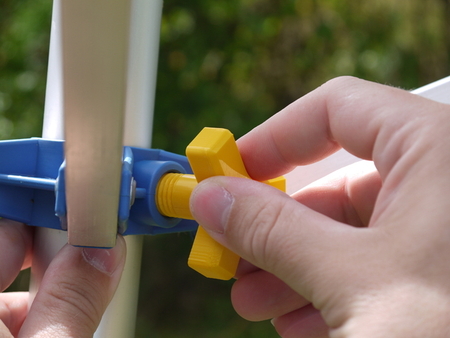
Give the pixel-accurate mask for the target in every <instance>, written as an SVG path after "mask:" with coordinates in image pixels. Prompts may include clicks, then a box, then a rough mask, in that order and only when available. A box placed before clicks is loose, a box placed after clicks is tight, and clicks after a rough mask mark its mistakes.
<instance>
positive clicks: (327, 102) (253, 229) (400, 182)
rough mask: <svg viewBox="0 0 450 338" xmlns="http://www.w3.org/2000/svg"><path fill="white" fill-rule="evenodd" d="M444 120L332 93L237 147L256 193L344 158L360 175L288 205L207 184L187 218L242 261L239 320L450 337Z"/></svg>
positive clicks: (398, 96) (321, 330)
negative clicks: (305, 168)
mask: <svg viewBox="0 0 450 338" xmlns="http://www.w3.org/2000/svg"><path fill="white" fill-rule="evenodd" d="M449 114H450V106H448V105H444V104H440V103H436V102H433V101H429V100H427V99H424V98H421V97H418V96H415V95H413V94H410V93H408V92H406V91H403V90H400V89H396V88H391V87H387V86H383V85H379V84H374V83H370V82H366V81H362V80H359V79H355V78H338V79H335V80H332V81H330V82H328V83H326V84H324V85H323V86H321V87H320V88H318V89H316V90H315V91H313V92H311V93H310V94H308V95H306V96H304V97H302V98H301V99H299V100H297V101H296V102H294V103H292V104H291V105H290V106H288V107H287V108H285V109H284V110H282V111H281V112H279V113H278V114H276V115H274V116H273V117H272V118H271V119H269V120H267V121H266V122H265V123H263V124H261V125H260V126H258V127H257V128H255V129H254V130H252V131H251V132H249V133H248V134H247V135H245V136H244V137H243V138H241V139H240V140H239V142H238V145H239V149H240V151H241V154H242V157H243V160H244V163H245V165H246V168H247V170H248V172H249V174H250V176H251V177H252V178H254V179H255V180H265V179H269V178H272V177H276V176H279V175H282V174H285V173H287V172H289V171H290V170H292V169H293V168H295V167H296V166H299V165H305V164H308V163H312V162H315V161H318V160H320V159H323V158H324V157H326V156H328V155H330V154H331V153H333V152H335V151H336V150H338V149H339V148H341V147H343V148H345V149H346V150H348V151H349V152H351V153H352V154H354V155H356V156H358V157H360V158H361V159H365V160H371V161H373V162H374V165H375V166H374V165H372V164H371V163H370V162H362V163H360V164H358V165H356V166H352V167H351V168H347V169H346V170H341V171H339V172H337V173H335V174H333V176H331V177H327V178H325V179H323V180H321V181H320V182H318V183H316V184H313V185H311V186H309V187H307V188H305V189H303V190H301V191H299V192H298V193H296V194H295V195H293V196H287V195H286V194H283V193H281V192H279V191H277V190H276V189H273V188H271V187H269V186H266V185H264V184H261V183H258V182H255V181H252V180H245V179H240V178H233V177H215V178H210V179H208V180H205V181H203V182H201V183H200V184H199V185H198V186H197V188H196V189H195V190H194V192H193V194H192V196H191V211H192V213H193V215H194V216H195V218H196V219H197V220H198V221H199V223H200V224H202V225H203V226H204V228H205V229H206V230H207V231H208V232H209V234H210V235H211V236H212V237H213V238H214V239H215V240H217V241H218V242H219V243H221V244H223V245H225V246H227V247H228V248H230V249H231V250H233V251H234V252H236V253H237V254H239V255H240V256H241V257H242V258H243V260H242V262H241V265H240V267H239V270H238V273H237V278H238V279H237V281H236V283H235V284H234V287H233V290H232V301H233V304H234V307H235V308H236V310H237V312H238V313H239V314H240V315H241V316H243V317H244V318H247V319H249V320H255V321H258V320H265V319H269V318H274V319H273V324H274V326H275V328H276V330H277V331H278V333H279V334H280V335H281V336H282V337H285V338H303V337H328V336H329V337H332V338H343V337H345V338H353V337H355V338H356V337H365V338H375V337H377V338H378V337H394V338H395V337H409V338H414V337H448V336H450V324H449V323H450V321H449V320H448V314H449V313H450V283H449V282H448V281H449V280H450V264H449V263H448V257H450V226H449V224H450V213H449V212H448V210H450V199H449V198H447V196H446V195H447V194H448V192H449V191H450V175H449V174H448V171H449V167H450V151H449V149H450V115H449Z"/></svg>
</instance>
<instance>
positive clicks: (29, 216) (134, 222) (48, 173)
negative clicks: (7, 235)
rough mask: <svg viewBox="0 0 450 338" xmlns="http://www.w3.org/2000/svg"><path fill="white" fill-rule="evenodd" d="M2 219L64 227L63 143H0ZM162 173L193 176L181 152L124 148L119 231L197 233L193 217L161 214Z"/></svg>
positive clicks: (13, 141) (127, 233) (15, 141)
mask: <svg viewBox="0 0 450 338" xmlns="http://www.w3.org/2000/svg"><path fill="white" fill-rule="evenodd" d="M0 158H2V159H3V160H2V161H0V217H4V218H8V219H12V220H15V221H19V222H22V223H25V224H28V225H33V226H39V227H46V228H53V229H60V230H67V223H66V196H65V184H64V172H65V162H64V142H63V141H52V140H45V139H40V138H31V139H23V140H12V141H0ZM166 173H183V174H186V173H187V174H191V173H192V170H191V167H190V165H189V162H188V160H187V158H186V157H185V156H181V155H177V154H173V153H170V152H167V151H164V150H158V149H143V148H136V147H124V150H123V165H122V178H121V188H120V202H119V212H118V232H119V233H120V234H122V235H124V236H125V235H156V234H163V233H173V232H185V231H195V230H196V229H197V227H198V224H197V223H196V222H195V221H192V220H185V219H179V218H171V217H166V216H164V215H162V214H161V213H159V211H158V209H157V207H156V203H155V192H156V187H157V184H158V182H159V180H160V178H161V177H162V176H163V175H164V174H166Z"/></svg>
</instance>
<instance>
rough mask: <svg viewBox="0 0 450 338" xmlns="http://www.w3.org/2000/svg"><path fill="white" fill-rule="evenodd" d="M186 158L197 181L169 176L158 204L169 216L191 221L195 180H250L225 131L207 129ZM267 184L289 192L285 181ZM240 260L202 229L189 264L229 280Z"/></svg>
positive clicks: (214, 276)
mask: <svg viewBox="0 0 450 338" xmlns="http://www.w3.org/2000/svg"><path fill="white" fill-rule="evenodd" d="M186 155H187V157H188V159H189V163H190V164H191V167H192V170H193V171H194V175H195V177H193V176H192V177H190V175H180V174H166V175H164V176H163V177H162V179H161V182H160V184H159V185H158V188H157V196H156V204H157V206H158V209H159V211H160V212H161V213H162V214H164V215H166V216H170V217H184V218H192V215H191V213H190V211H189V196H190V193H191V191H192V189H193V188H194V187H195V179H196V180H197V181H198V182H201V181H202V180H204V179H206V178H208V177H212V176H219V175H220V176H234V177H244V178H250V177H249V175H248V173H247V171H246V169H245V166H244V163H243V161H242V158H241V155H240V153H239V150H238V148H237V145H236V142H235V140H234V137H233V134H232V133H231V132H230V131H228V130H226V129H218V128H204V129H203V130H202V131H201V132H200V133H199V134H198V135H197V136H196V137H195V138H194V140H193V141H192V142H191V143H190V144H189V145H188V147H187V149H186ZM188 180H189V183H187V182H188ZM264 183H267V184H270V185H272V186H274V187H276V188H278V189H280V190H282V191H285V190H286V181H285V179H284V177H278V178H275V179H272V180H269V181H265V182H264ZM239 259H240V258H239V256H238V255H236V254H235V253H234V252H232V251H230V250H228V249H227V248H225V247H223V246H222V245H220V244H219V243H217V242H216V241H214V240H213V239H212V238H211V237H210V236H209V235H208V234H207V232H206V231H205V230H203V228H202V227H201V226H200V227H199V228H198V231H197V235H196V237H195V240H194V244H193V246H192V250H191V254H190V256H189V260H188V265H189V266H190V267H191V268H192V269H194V270H196V271H197V272H199V273H201V274H202V275H204V276H206V277H209V278H216V279H223V280H228V279H231V278H232V277H234V275H235V274H236V269H237V266H238V264H239Z"/></svg>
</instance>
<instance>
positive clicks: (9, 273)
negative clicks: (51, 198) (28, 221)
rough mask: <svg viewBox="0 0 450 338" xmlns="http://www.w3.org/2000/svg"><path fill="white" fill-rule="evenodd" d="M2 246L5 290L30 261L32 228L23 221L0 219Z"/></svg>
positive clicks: (1, 284)
mask: <svg viewBox="0 0 450 338" xmlns="http://www.w3.org/2000/svg"><path fill="white" fill-rule="evenodd" d="M0 247H1V250H0V261H1V262H2V270H1V273H0V287H1V291H3V290H5V289H6V288H7V287H8V286H9V285H10V284H11V283H12V282H13V281H14V279H15V278H16V277H17V275H18V274H19V272H20V270H21V267H22V266H23V265H27V264H28V263H27V261H28V262H29V258H30V257H31V247H32V237H31V230H30V228H29V227H28V226H26V225H24V224H22V223H18V222H14V221H10V220H6V219H0Z"/></svg>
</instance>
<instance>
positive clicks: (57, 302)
mask: <svg viewBox="0 0 450 338" xmlns="http://www.w3.org/2000/svg"><path fill="white" fill-rule="evenodd" d="M125 252H126V249H125V241H124V240H123V238H122V237H120V236H119V237H118V240H117V244H116V246H115V247H114V248H113V249H109V250H107V249H92V248H77V247H72V246H69V245H66V246H65V247H63V249H61V251H60V252H59V253H58V254H57V256H56V257H55V259H54V260H53V261H52V263H51V264H50V266H49V268H48V269H47V271H46V273H45V275H44V278H43V280H42V283H41V286H40V289H39V292H38V293H37V295H36V298H35V300H34V302H33V304H32V306H31V309H30V311H29V314H28V317H27V319H26V321H25V323H24V324H23V327H22V329H21V331H20V337H62V338H69V337H71V338H75V337H77V338H83V337H92V335H93V334H94V332H95V330H96V329H97V326H98V324H99V322H100V320H101V317H102V314H103V312H104V311H105V309H106V307H107V305H108V303H109V301H110V300H111V298H112V296H113V294H114V292H115V290H116V288H117V285H118V283H119V280H120V276H121V273H122V269H123V265H124V262H125V255H126V253H125Z"/></svg>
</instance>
